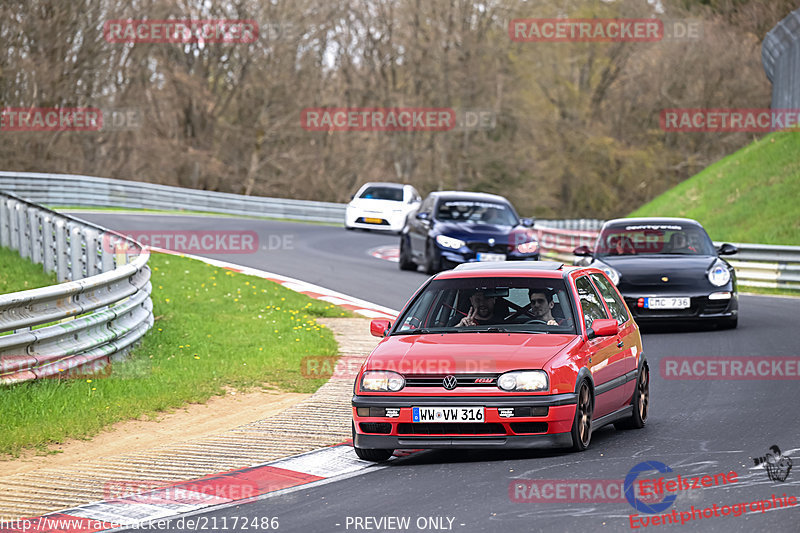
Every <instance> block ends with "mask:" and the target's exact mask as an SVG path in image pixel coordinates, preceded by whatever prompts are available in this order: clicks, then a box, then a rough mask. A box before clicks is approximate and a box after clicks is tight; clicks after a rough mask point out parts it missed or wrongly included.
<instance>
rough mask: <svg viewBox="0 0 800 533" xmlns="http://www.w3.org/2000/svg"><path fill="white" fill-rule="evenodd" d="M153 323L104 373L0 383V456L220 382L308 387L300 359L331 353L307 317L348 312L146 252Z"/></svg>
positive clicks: (329, 340) (201, 392)
mask: <svg viewBox="0 0 800 533" xmlns="http://www.w3.org/2000/svg"><path fill="white" fill-rule="evenodd" d="M150 266H151V269H152V280H151V281H152V284H153V305H154V309H153V313H154V315H155V317H156V322H155V325H154V327H153V329H152V330H151V331H150V332H149V333H148V334H147V335H146V337H145V338H144V341H143V342H142V344H141V345H140V346H139V347H138V348H136V350H135V352H134V354H133V355H132V357H131V358H130V359H128V360H126V361H124V362H121V363H115V364H114V365H113V367H112V372H111V374H110V375H109V376H107V377H94V378H89V379H87V378H81V379H72V380H66V379H63V380H55V379H53V380H42V381H36V382H28V383H21V384H17V385H13V386H6V387H2V388H0V395H2V402H0V420H2V427H3V431H0V455H12V456H16V455H18V454H19V453H20V452H21V451H22V450H24V449H31V448H37V449H39V450H42V451H45V450H47V449H48V447H49V445H51V444H53V443H60V442H63V441H64V440H65V439H68V438H78V439H85V438H88V437H91V436H92V435H95V434H97V433H98V432H99V431H101V430H102V429H103V428H105V427H107V426H109V425H110V424H113V423H115V422H118V421H121V420H129V419H136V418H140V417H143V416H154V415H155V414H156V413H158V412H161V411H165V410H170V409H172V408H176V407H179V406H181V405H184V404H186V403H202V402H205V401H206V400H208V399H209V398H210V397H211V396H214V395H219V394H223V393H224V390H225V388H228V387H233V388H236V389H237V390H247V389H249V388H252V387H256V386H261V385H271V386H275V387H278V388H280V389H282V390H284V391H292V392H313V391H315V390H316V389H317V388H318V387H319V386H320V385H321V384H322V383H324V382H325V379H308V378H306V377H304V376H303V375H302V373H301V362H302V359H303V358H304V357H305V356H330V355H336V354H337V352H338V347H337V345H336V342H335V341H334V338H333V334H332V332H331V331H330V330H328V329H327V328H324V327H322V326H319V325H317V324H316V322H315V320H314V318H315V317H321V316H342V315H348V316H349V313H347V312H344V311H343V310H342V309H341V308H338V307H335V306H333V305H331V304H328V303H327V302H324V301H321V300H313V299H311V298H308V297H306V296H304V295H302V294H299V293H296V292H293V291H290V290H288V289H285V288H283V287H281V286H280V285H278V284H276V283H273V282H270V281H266V280H263V279H260V278H256V277H252V276H246V275H243V274H237V273H234V272H231V271H228V270H225V269H222V268H218V267H213V266H210V265H206V264H205V263H202V262H200V261H195V260H191V259H188V258H184V257H178V256H167V255H160V254H153V255H152V256H151V259H150Z"/></svg>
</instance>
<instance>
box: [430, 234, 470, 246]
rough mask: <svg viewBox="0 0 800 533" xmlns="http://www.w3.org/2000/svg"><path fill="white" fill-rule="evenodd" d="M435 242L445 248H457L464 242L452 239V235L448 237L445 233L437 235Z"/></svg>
mask: <svg viewBox="0 0 800 533" xmlns="http://www.w3.org/2000/svg"><path fill="white" fill-rule="evenodd" d="M436 242H438V243H439V244H441V245H442V246H444V247H445V248H452V249H453V250H458V249H459V248H461V247H462V246H464V244H466V243H465V242H464V241H462V240H461V239H454V238H453V237H448V236H447V235H437V236H436Z"/></svg>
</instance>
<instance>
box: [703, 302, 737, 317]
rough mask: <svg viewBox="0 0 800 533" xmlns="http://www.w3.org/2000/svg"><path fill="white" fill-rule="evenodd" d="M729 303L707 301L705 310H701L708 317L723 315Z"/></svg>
mask: <svg viewBox="0 0 800 533" xmlns="http://www.w3.org/2000/svg"><path fill="white" fill-rule="evenodd" d="M730 303H731V301H730V300H708V302H706V306H705V309H703V313H705V314H708V315H716V314H719V313H724V312H725V309H727V308H728V304H730Z"/></svg>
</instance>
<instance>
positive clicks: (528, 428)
mask: <svg viewBox="0 0 800 533" xmlns="http://www.w3.org/2000/svg"><path fill="white" fill-rule="evenodd" d="M511 431H513V432H514V433H547V422H512V423H511Z"/></svg>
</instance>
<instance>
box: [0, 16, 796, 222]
mask: <svg viewBox="0 0 800 533" xmlns="http://www.w3.org/2000/svg"><path fill="white" fill-rule="evenodd" d="M796 7H797V5H796V2H795V1H794V0H705V1H692V0H651V1H648V0H616V1H607V2H601V1H596V0H537V1H535V2H534V1H528V2H525V1H519V0H517V1H513V0H484V1H465V0H269V1H267V0H230V1H215V2H204V1H182V0H177V1H166V0H70V1H57V0H55V1H51V0H26V1H25V2H15V1H13V0H0V43H2V45H1V46H0V106H2V107H4V108H7V109H9V108H10V109H19V108H53V107H57V108H77V107H88V108H96V109H100V110H104V113H105V117H106V120H105V126H104V127H103V128H100V129H99V130H95V131H13V129H11V130H9V129H8V128H3V129H0V160H2V164H1V165H0V167H2V168H0V169H1V170H18V171H46V172H61V173H79V174H89V175H96V176H105V177H113V178H120V179H129V180H139V181H148V182H154V183H165V184H171V185H180V186H184V187H194V188H201V189H208V190H216V191H225V192H234V193H241V194H249V195H262V196H275V197H288V198H298V199H311V200H325V201H337V202H342V201H346V200H347V199H348V198H349V196H350V194H351V193H352V192H354V190H355V189H356V188H357V186H358V185H359V184H361V183H363V182H365V181H370V180H386V181H401V182H407V183H411V184H413V185H415V186H416V187H417V188H419V189H420V191H421V192H423V193H424V192H427V191H431V190H436V189H451V188H452V189H462V190H480V191H487V192H496V193H500V194H504V195H506V196H508V197H509V198H510V199H512V201H513V202H514V203H515V204H516V206H517V208H518V210H519V211H520V212H522V213H524V214H526V215H533V216H538V217H558V218H569V217H576V216H581V217H599V218H602V217H610V216H615V215H622V214H626V213H628V212H630V211H632V210H633V209H634V208H635V207H637V206H639V205H640V204H642V203H643V202H645V201H647V200H649V199H651V198H653V197H654V196H656V195H657V194H659V193H661V192H662V191H664V190H666V189H668V188H670V187H672V186H674V185H675V184H676V183H679V182H680V181H682V180H684V179H685V178H687V177H689V176H691V175H693V174H694V173H696V172H698V171H699V170H701V169H703V168H704V167H706V166H707V165H708V164H710V163H711V162H713V161H716V160H717V159H719V158H720V157H721V156H723V155H725V154H727V153H730V152H732V151H734V150H736V149H738V148H740V147H741V146H743V145H745V144H747V143H749V142H751V141H752V140H753V137H754V135H755V134H753V133H681V132H666V131H664V130H662V129H661V128H660V127H659V115H660V112H661V111H662V110H663V109H667V108H766V107H769V105H770V96H771V85H770V83H769V81H768V80H767V78H766V76H765V74H764V69H763V66H762V64H761V42H762V40H763V38H764V36H765V34H766V33H767V31H769V29H771V28H772V27H773V26H774V25H775V23H777V22H778V21H779V20H780V19H782V18H783V17H785V16H786V15H787V14H788V13H789V12H790V11H791V10H792V9H794V8H796ZM556 17H569V18H579V19H591V18H601V19H608V18H626V19H630V18H637V19H653V18H657V19H660V20H662V21H665V26H667V27H668V28H674V27H677V26H676V23H677V24H678V25H680V24H684V25H685V24H689V23H691V24H693V25H694V26H693V27H695V28H698V27H699V28H700V31H699V33H695V34H693V35H691V36H679V35H677V34H674V35H665V36H664V38H662V39H659V40H658V41H655V42H652V41H651V42H631V41H626V42H596V41H589V42H524V41H523V40H519V39H512V38H511V36H510V34H509V23H510V22H511V21H512V20H515V19H527V18H556ZM125 19H137V20H138V19H149V20H168V19H171V20H209V19H229V20H246V21H253V22H255V24H256V25H257V32H256V33H255V34H254V35H251V36H250V37H252V38H244V39H237V40H236V42H224V40H222V41H223V42H205V41H202V40H200V41H199V42H178V43H163V42H132V40H130V39H129V40H128V41H126V40H125V39H118V38H113V37H114V36H113V35H110V33H109V26H108V23H109V21H119V20H125ZM116 35H117V36H118V35H119V34H116ZM387 107H388V108H397V107H403V108H437V109H438V108H445V109H448V110H453V113H454V115H455V116H456V117H460V119H461V120H462V121H463V120H464V117H468V116H482V117H490V119H489V120H485V121H482V122H481V123H480V124H479V125H478V126H477V127H470V126H469V125H467V124H461V125H460V126H459V127H455V128H452V129H448V130H446V131H424V130H420V131H320V130H319V129H316V130H315V129H314V128H308V127H304V126H305V124H303V122H302V119H301V117H303V116H304V110H308V109H316V108H387ZM470 113H472V115H470ZM120 117H121V120H119V121H118V120H117V119H119V118H120ZM126 117H127V121H126ZM116 122H120V124H116ZM115 126H120V127H115Z"/></svg>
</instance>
